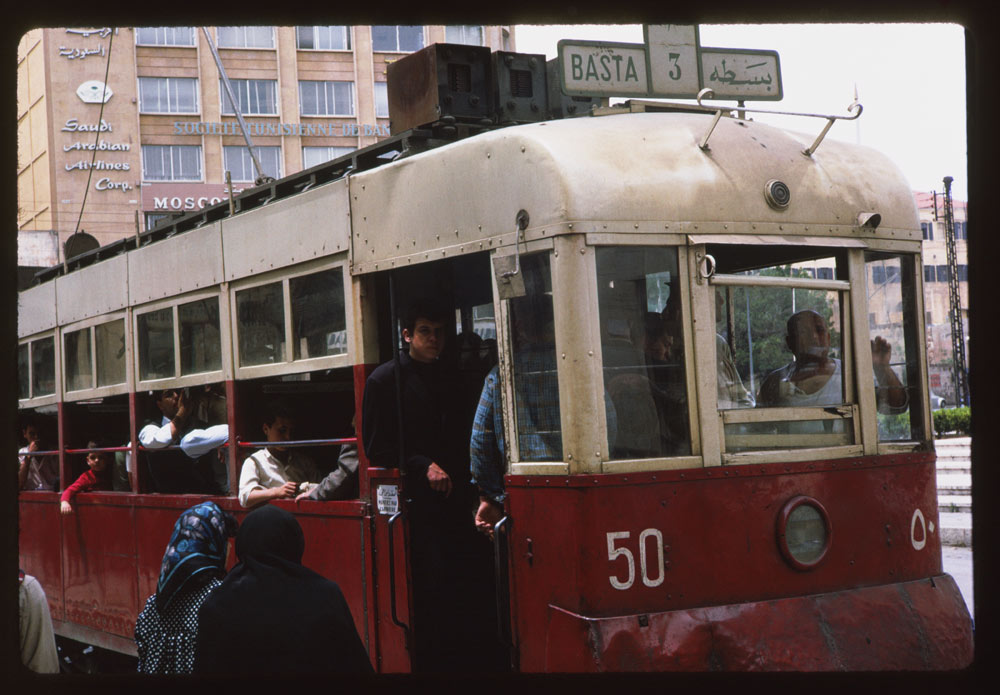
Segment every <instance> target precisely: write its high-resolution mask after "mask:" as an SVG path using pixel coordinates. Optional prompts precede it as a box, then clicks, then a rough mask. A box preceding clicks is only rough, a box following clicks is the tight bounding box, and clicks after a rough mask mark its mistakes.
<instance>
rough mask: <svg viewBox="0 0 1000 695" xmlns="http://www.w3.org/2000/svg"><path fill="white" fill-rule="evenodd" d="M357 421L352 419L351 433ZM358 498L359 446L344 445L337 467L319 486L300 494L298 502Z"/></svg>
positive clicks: (338, 457) (352, 444)
mask: <svg viewBox="0 0 1000 695" xmlns="http://www.w3.org/2000/svg"><path fill="white" fill-rule="evenodd" d="M354 423H355V419H354V418H353V417H352V418H351V431H354V427H355V424H354ZM357 497H358V445H357V444H356V443H348V444H344V445H342V446H341V447H340V453H339V454H338V455H337V465H336V466H335V467H334V469H333V470H332V471H330V472H329V473H328V474H327V476H326V477H325V478H323V480H321V481H320V482H319V485H316V486H314V487H312V489H307V490H306V491H305V492H300V493H299V494H298V496H297V497H296V498H295V501H296V502H301V501H302V500H318V501H321V502H325V501H329V500H353V499H357Z"/></svg>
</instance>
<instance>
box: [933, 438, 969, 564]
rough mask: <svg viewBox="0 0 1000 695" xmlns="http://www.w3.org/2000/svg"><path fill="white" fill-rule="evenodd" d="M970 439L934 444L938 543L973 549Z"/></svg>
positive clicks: (952, 439) (950, 439) (945, 440)
mask: <svg viewBox="0 0 1000 695" xmlns="http://www.w3.org/2000/svg"><path fill="white" fill-rule="evenodd" d="M971 447H972V439H971V438H970V437H952V438H949V439H939V440H937V441H935V442H934V450H935V451H936V452H937V492H938V519H939V522H940V524H941V529H940V533H941V543H942V544H944V545H952V546H966V547H972V448H971Z"/></svg>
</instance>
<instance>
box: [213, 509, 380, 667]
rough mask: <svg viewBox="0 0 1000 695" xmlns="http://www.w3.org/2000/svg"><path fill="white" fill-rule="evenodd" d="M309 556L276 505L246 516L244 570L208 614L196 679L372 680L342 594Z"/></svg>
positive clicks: (240, 537)
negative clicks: (306, 562) (335, 676)
mask: <svg viewBox="0 0 1000 695" xmlns="http://www.w3.org/2000/svg"><path fill="white" fill-rule="evenodd" d="M304 550H305V537H304V536H303V534H302V527H301V526H300V525H299V522H298V521H297V520H296V519H295V516H294V515H292V514H291V513H290V512H287V511H285V510H283V509H279V508H278V507H275V506H273V505H270V504H268V505H264V506H263V507H259V508H257V509H255V510H254V511H252V512H250V513H249V514H248V515H247V516H246V518H245V519H244V520H243V523H242V524H241V525H240V529H239V532H238V533H237V534H236V555H237V557H238V558H239V563H237V565H236V566H235V567H233V569H232V571H230V573H229V574H228V575H226V578H225V579H224V580H223V582H222V585H221V586H220V587H219V588H218V589H216V590H215V591H213V592H212V594H211V595H210V596H209V597H208V598H207V599H206V600H205V603H204V604H203V605H202V607H201V612H200V614H199V626H198V646H197V650H196V653H195V662H194V672H195V673H196V674H199V673H200V674H210V673H220V674H236V675H243V674H270V675H278V674H283V675H303V674H321V673H370V672H372V666H371V662H370V661H369V660H368V654H367V652H366V651H365V647H364V645H363V644H362V642H361V639H360V637H359V636H358V631H357V629H356V627H355V625H354V619H353V618H352V616H351V611H350V608H349V607H348V605H347V601H346V600H345V599H344V595H343V593H342V592H341V591H340V587H339V586H337V584H336V582H333V581H331V580H329V579H326V578H325V577H322V576H321V575H319V574H317V573H316V572H313V571H312V570H310V569H308V568H307V567H303V566H302V553H303V552H304Z"/></svg>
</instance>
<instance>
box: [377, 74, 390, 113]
mask: <svg viewBox="0 0 1000 695" xmlns="http://www.w3.org/2000/svg"><path fill="white" fill-rule="evenodd" d="M375 115H376V116H377V117H378V118H388V117H389V88H388V86H387V84H386V83H385V82H376V83H375Z"/></svg>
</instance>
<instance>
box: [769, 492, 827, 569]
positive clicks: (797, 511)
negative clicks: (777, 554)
mask: <svg viewBox="0 0 1000 695" xmlns="http://www.w3.org/2000/svg"><path fill="white" fill-rule="evenodd" d="M777 530H778V547H779V548H780V549H781V554H782V555H784V556H785V560H787V561H788V564H790V565H791V566H792V567H794V568H795V569H799V570H808V569H812V568H813V567H815V566H816V565H818V564H819V563H820V561H821V560H822V559H823V556H824V555H826V551H827V549H828V548H829V547H830V540H831V538H832V535H833V534H832V532H831V531H832V530H831V528H830V517H829V516H827V513H826V509H824V508H823V505H821V504H820V503H819V502H817V501H816V500H814V499H813V498H812V497H805V496H801V497H795V498H793V499H791V500H789V501H788V502H787V503H786V504H785V506H784V508H783V509H782V510H781V515H780V516H779V517H778V529H777Z"/></svg>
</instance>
